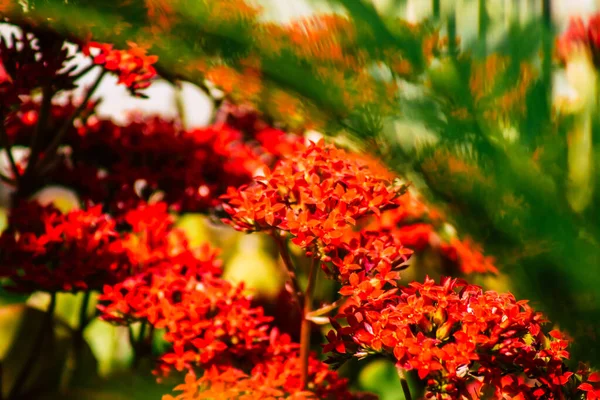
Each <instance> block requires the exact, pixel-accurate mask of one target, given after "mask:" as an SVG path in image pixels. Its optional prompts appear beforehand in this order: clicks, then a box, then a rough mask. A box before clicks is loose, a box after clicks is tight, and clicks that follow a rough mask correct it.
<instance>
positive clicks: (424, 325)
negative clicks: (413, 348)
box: [419, 317, 433, 333]
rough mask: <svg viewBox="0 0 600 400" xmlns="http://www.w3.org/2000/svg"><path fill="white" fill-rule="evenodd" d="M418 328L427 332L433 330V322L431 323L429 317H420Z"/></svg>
mask: <svg viewBox="0 0 600 400" xmlns="http://www.w3.org/2000/svg"><path fill="white" fill-rule="evenodd" d="M419 328H420V329H421V330H422V331H423V332H425V333H429V332H431V331H432V330H433V324H432V323H431V321H430V320H429V318H427V317H422V318H421V320H420V321H419Z"/></svg>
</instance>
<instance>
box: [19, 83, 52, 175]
mask: <svg viewBox="0 0 600 400" xmlns="http://www.w3.org/2000/svg"><path fill="white" fill-rule="evenodd" d="M52 96H53V93H52V88H51V87H50V86H48V85H47V86H44V87H43V88H42V104H41V106H40V113H39V114H38V121H37V124H36V126H35V129H34V131H33V136H32V137H31V141H30V142H29V148H30V151H31V153H30V155H29V161H28V162H27V167H26V168H25V172H24V173H23V176H25V177H29V176H30V175H31V174H32V172H33V170H34V166H35V164H37V159H38V157H39V155H40V136H41V134H42V131H43V130H44V129H45V128H46V125H47V123H48V116H49V114H50V108H51V107H52Z"/></svg>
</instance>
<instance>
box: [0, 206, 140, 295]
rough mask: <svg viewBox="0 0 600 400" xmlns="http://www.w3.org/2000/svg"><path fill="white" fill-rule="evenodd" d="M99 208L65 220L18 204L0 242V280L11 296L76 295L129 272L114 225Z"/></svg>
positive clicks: (57, 214) (52, 211)
mask: <svg viewBox="0 0 600 400" xmlns="http://www.w3.org/2000/svg"><path fill="white" fill-rule="evenodd" d="M101 208H102V207H101V206H95V207H90V208H88V209H85V210H74V211H71V212H68V213H66V214H63V213H61V212H60V211H59V210H58V209H56V208H55V207H53V206H50V205H49V206H41V205H40V204H38V203H37V202H24V203H21V204H19V205H18V206H16V207H13V208H12V209H11V210H10V215H9V227H8V229H6V230H5V231H4V232H3V233H2V235H1V236H0V276H1V277H3V278H8V279H9V280H10V282H11V283H10V284H9V285H8V287H10V288H11V289H13V290H18V291H24V292H32V291H36V290H45V291H49V292H55V291H76V290H95V289H100V288H101V287H102V286H103V285H104V284H107V283H111V282H113V283H114V282H118V281H119V280H121V279H122V278H124V277H125V276H127V274H128V273H129V270H130V262H129V256H128V253H127V251H126V249H125V248H124V247H123V243H122V242H121V240H120V235H119V234H118V233H117V232H116V223H115V221H114V220H113V219H111V218H110V217H109V216H107V215H105V214H103V213H102V210H101Z"/></svg>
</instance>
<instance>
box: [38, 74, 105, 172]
mask: <svg viewBox="0 0 600 400" xmlns="http://www.w3.org/2000/svg"><path fill="white" fill-rule="evenodd" d="M104 75H106V71H104V70H103V71H102V72H100V75H98V78H96V81H95V82H94V83H93V84H92V86H91V87H90V88H89V89H88V91H87V93H86V94H85V97H84V98H83V100H82V102H81V104H79V106H77V108H76V109H75V111H73V114H71V117H70V118H69V119H68V120H67V121H65V123H64V124H63V125H62V126H61V127H60V129H59V131H58V133H57V134H56V136H54V138H53V139H52V142H50V144H49V145H48V147H47V148H46V150H44V158H43V159H42V160H40V161H39V162H38V163H37V164H38V165H37V168H38V169H39V171H40V174H41V175H43V174H44V173H45V172H46V171H45V169H46V167H47V166H48V165H49V164H52V162H51V159H52V158H53V156H52V155H54V153H56V150H57V149H58V147H59V146H60V144H61V143H62V141H63V139H64V138H65V136H66V134H67V132H69V128H70V127H72V126H73V121H75V119H76V118H77V117H78V116H79V114H81V112H82V111H83V109H84V108H85V107H86V106H87V104H88V102H89V101H90V98H91V97H92V95H93V94H94V92H95V91H96V89H97V88H98V86H99V85H100V82H102V78H104ZM49 160H50V161H49Z"/></svg>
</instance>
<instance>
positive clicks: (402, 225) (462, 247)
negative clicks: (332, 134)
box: [367, 191, 498, 275]
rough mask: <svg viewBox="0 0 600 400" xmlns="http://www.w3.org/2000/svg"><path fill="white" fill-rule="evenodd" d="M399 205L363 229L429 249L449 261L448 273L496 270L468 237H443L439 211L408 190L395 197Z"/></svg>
mask: <svg viewBox="0 0 600 400" xmlns="http://www.w3.org/2000/svg"><path fill="white" fill-rule="evenodd" d="M398 203H399V206H398V208H395V209H393V210H389V211H386V212H384V213H383V214H382V215H381V218H378V219H373V221H371V222H370V224H368V225H367V229H370V230H373V231H377V232H386V233H387V234H389V235H391V236H394V237H396V238H397V240H399V241H400V242H401V243H402V244H403V245H404V246H406V247H408V248H409V249H411V250H414V251H416V252H422V251H424V250H425V249H428V248H429V249H433V250H435V251H437V252H439V253H440V254H441V255H442V256H443V257H444V258H445V259H446V260H447V261H448V262H449V264H450V270H451V272H452V273H458V274H462V275H468V274H472V273H479V274H485V273H493V274H496V273H498V269H497V268H496V266H495V264H494V259H493V258H492V257H489V256H485V255H484V253H483V250H482V248H481V245H480V244H478V243H475V242H474V241H472V240H471V239H470V238H468V237H466V238H464V239H460V238H458V237H447V235H446V234H445V233H444V232H443V230H444V225H445V220H444V219H443V217H442V214H441V213H440V212H439V211H437V210H435V209H434V208H431V207H429V206H427V205H426V203H425V202H424V201H423V200H422V199H421V198H420V197H419V196H417V195H416V194H415V193H412V192H410V191H409V192H408V193H406V194H404V195H403V196H401V197H400V198H399V199H398Z"/></svg>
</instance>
